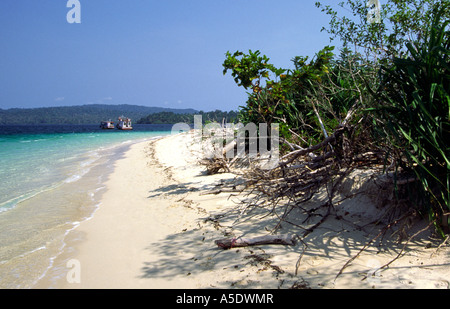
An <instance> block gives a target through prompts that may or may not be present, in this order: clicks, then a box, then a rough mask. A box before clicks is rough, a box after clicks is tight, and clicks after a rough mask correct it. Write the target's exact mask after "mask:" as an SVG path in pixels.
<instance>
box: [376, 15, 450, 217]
mask: <svg viewBox="0 0 450 309" xmlns="http://www.w3.org/2000/svg"><path fill="white" fill-rule="evenodd" d="M449 23H450V19H449V18H448V17H447V18H446V17H445V8H443V9H442V10H441V11H439V12H438V13H437V14H436V15H435V16H434V21H433V24H432V25H431V27H430V28H429V29H428V31H427V32H426V33H424V37H423V40H420V41H416V42H410V43H408V44H407V48H408V52H409V53H408V57H405V58H396V59H394V61H393V64H392V65H391V66H388V67H383V68H382V78H383V79H382V85H381V87H380V90H379V92H378V94H379V96H380V100H379V102H380V105H381V106H380V107H378V109H377V112H379V113H380V118H381V119H382V120H383V122H384V123H385V126H383V127H382V129H383V130H384V131H385V136H386V137H387V138H388V139H389V142H390V144H391V145H393V147H394V148H395V149H393V151H394V150H397V152H398V153H399V154H400V155H401V156H400V158H399V159H398V161H397V162H398V167H399V168H402V170H405V171H409V172H410V173H414V174H415V175H416V177H417V178H418V179H419V180H420V183H419V188H418V189H419V190H420V192H421V195H420V196H419V197H420V203H419V204H422V205H423V206H424V208H425V209H426V210H428V213H429V215H430V217H431V218H433V219H435V218H436V217H438V216H439V214H442V213H446V212H449V210H450V146H449V141H450V32H449V31H448V25H449ZM416 189H417V188H416ZM448 223H450V222H448Z"/></svg>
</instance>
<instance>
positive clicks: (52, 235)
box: [0, 125, 171, 288]
mask: <svg viewBox="0 0 450 309" xmlns="http://www.w3.org/2000/svg"><path fill="white" fill-rule="evenodd" d="M170 130H171V126H167V125H166V126H157V125H135V126H134V130H133V131H119V130H100V129H99V127H98V126H96V125H93V126H85V125H79V126H71V125H69V126H15V127H2V126H0V288H29V287H33V285H34V284H35V283H36V282H37V281H38V280H39V278H41V277H42V276H43V275H44V274H45V272H46V271H47V270H48V269H49V268H50V267H51V266H52V261H53V260H54V259H55V257H56V256H57V255H58V254H59V253H60V252H61V250H63V248H64V246H65V242H64V238H65V236H66V235H67V234H68V233H69V231H70V230H72V229H74V228H75V227H76V226H77V225H78V224H79V223H80V222H81V221H83V220H86V219H88V218H90V216H92V214H93V213H94V211H95V209H96V208H97V207H98V205H99V203H100V197H101V193H102V191H103V190H104V189H105V187H104V182H105V180H106V178H107V176H108V174H109V173H110V172H111V171H112V169H113V164H114V162H115V161H116V160H117V159H119V158H120V157H121V155H122V154H123V153H124V152H125V151H126V150H127V149H128V147H129V146H130V145H132V144H133V143H135V142H140V141H145V140H150V139H154V138H157V137H160V136H164V135H168V134H170Z"/></svg>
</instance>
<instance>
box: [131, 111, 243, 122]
mask: <svg viewBox="0 0 450 309" xmlns="http://www.w3.org/2000/svg"><path fill="white" fill-rule="evenodd" d="M195 115H201V116H202V121H203V123H207V122H219V123H221V122H222V121H225V123H234V122H237V119H238V117H237V116H238V113H237V112H235V111H230V112H224V111H221V110H215V111H211V112H203V111H200V112H197V113H189V114H186V113H183V114H175V113H173V112H160V113H153V114H149V115H147V116H146V117H143V118H141V119H140V120H138V121H137V123H138V124H175V123H188V124H192V123H194V116H195Z"/></svg>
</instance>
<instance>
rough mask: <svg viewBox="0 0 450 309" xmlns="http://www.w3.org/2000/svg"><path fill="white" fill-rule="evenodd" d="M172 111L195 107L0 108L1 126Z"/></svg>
mask: <svg viewBox="0 0 450 309" xmlns="http://www.w3.org/2000/svg"><path fill="white" fill-rule="evenodd" d="M160 112H171V113H174V114H191V113H196V112H197V111H196V110H194V109H171V108H163V107H146V106H138V105H128V104H123V105H104V104H92V105H80V106H61V107H41V108H11V109H6V110H4V109H0V125H6V124H16V125H17V124H27V125H28V124H98V123H100V122H101V121H102V120H109V119H111V120H113V121H114V120H117V117H119V116H122V115H123V116H126V117H129V118H131V119H132V120H133V122H135V121H137V120H139V119H141V118H143V117H147V116H148V115H149V114H154V113H160Z"/></svg>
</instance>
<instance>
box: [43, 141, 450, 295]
mask: <svg viewBox="0 0 450 309" xmlns="http://www.w3.org/2000/svg"><path fill="white" fill-rule="evenodd" d="M195 146H197V147H198V145H195V144H194V143H193V140H192V136H191V135H190V133H183V134H178V135H172V136H168V137H165V138H162V139H159V140H157V141H152V142H144V143H139V144H135V145H133V146H132V147H131V148H130V149H129V151H128V152H127V153H126V154H125V156H124V158H122V159H120V160H118V161H117V163H116V166H115V170H114V172H113V173H112V174H111V175H110V177H109V179H108V181H107V182H106V183H105V185H106V186H107V191H106V192H105V193H104V195H103V197H102V203H101V205H100V207H99V209H98V210H97V211H96V213H95V214H94V216H93V217H92V218H91V219H90V220H88V221H85V222H82V223H81V224H80V226H79V227H78V228H76V229H75V230H74V231H72V232H71V233H70V234H69V235H68V236H67V238H68V239H67V244H68V247H70V248H73V249H71V250H66V251H67V252H65V253H64V254H62V255H61V256H59V257H58V258H57V260H56V261H55V265H64V263H65V261H69V260H76V261H79V266H80V269H79V270H80V281H79V283H78V282H76V283H70V282H68V280H67V279H66V278H65V277H64V276H61V277H59V278H52V277H51V273H52V272H49V274H48V276H47V277H45V278H44V279H43V280H41V282H39V284H38V285H37V286H36V287H37V288H48V287H56V288H151V289H165V288H171V289H173V288H187V289H195V288H249V289H258V288H268V289H276V288H283V289H287V288H292V287H294V288H301V287H308V288H449V287H450V284H449V280H450V250H449V248H448V247H445V246H443V247H441V248H440V249H439V250H437V249H438V248H437V246H438V245H439V241H438V240H435V239H432V238H430V237H429V235H428V234H421V235H419V236H418V237H417V238H416V239H415V240H413V241H412V242H411V244H410V245H408V247H407V248H406V250H405V254H404V255H403V256H402V257H401V258H399V259H397V260H396V261H394V262H393V263H392V264H391V265H390V266H389V267H387V268H385V269H383V270H381V271H378V272H376V273H375V275H374V276H372V275H371V274H372V273H373V271H374V270H376V269H378V268H379V267H380V266H382V265H384V264H385V263H387V262H389V261H390V260H392V259H393V258H394V257H395V256H396V255H397V254H398V253H399V252H400V250H401V248H402V244H400V245H399V244H397V243H396V242H394V241H389V240H387V239H385V240H384V241H383V242H382V243H379V242H374V244H373V246H370V247H368V248H367V250H366V251H365V252H363V253H362V254H361V256H360V257H358V258H357V259H355V260H354V261H353V263H352V264H351V265H350V266H349V267H347V268H346V269H345V270H344V271H343V273H342V275H340V276H339V277H338V278H337V279H336V275H337V274H338V273H339V271H340V269H341V268H342V266H343V265H344V264H345V263H346V262H347V261H348V260H349V259H350V258H351V257H352V256H354V255H355V254H357V253H358V251H359V250H360V249H361V248H362V246H363V245H364V244H365V243H366V242H367V241H368V239H369V238H368V234H369V233H370V227H368V228H367V229H361V228H360V226H361V225H358V226H356V225H354V224H352V223H351V222H350V219H352V220H355V221H356V220H358V221H361V222H362V221H364V220H366V221H367V222H369V221H371V216H372V215H373V212H374V207H375V206H374V205H372V204H371V200H370V199H369V198H367V197H364V196H361V195H359V196H357V197H355V198H353V199H350V200H348V201H346V202H345V203H343V204H342V205H341V206H340V207H342V209H341V210H340V211H342V213H345V215H346V216H345V217H344V220H337V219H335V218H334V217H330V218H329V219H328V220H327V221H326V222H325V223H324V224H323V225H322V226H320V227H319V228H318V229H316V230H315V231H314V232H313V233H311V234H309V235H308V237H306V238H305V239H304V240H303V241H304V242H299V243H298V244H297V245H296V246H282V245H263V246H257V247H246V248H233V249H230V250H222V249H220V248H218V247H217V246H216V245H215V243H214V241H215V240H216V239H220V238H224V237H228V236H229V237H240V236H260V235H267V234H269V232H268V231H269V230H270V229H271V228H272V227H273V225H274V223H276V222H277V221H276V220H274V218H272V217H270V216H262V215H261V214H258V213H251V214H242V215H241V214H240V212H239V210H240V208H239V204H238V202H239V197H236V196H233V197H231V198H230V193H228V194H227V193H220V194H216V195H212V194H208V195H205V194H202V193H205V192H207V191H206V190H208V189H213V188H214V187H215V185H217V184H220V183H221V182H224V181H231V180H232V179H234V177H235V176H234V175H232V174H217V175H213V176H208V175H206V174H205V169H204V167H203V166H201V165H199V164H198V163H197V162H198V159H199V153H198V152H195V151H193V149H194V148H195ZM292 215H293V216H295V213H293V214H292ZM288 232H289V233H298V234H301V232H302V231H301V230H299V229H298V228H296V227H295V226H292V225H289V224H287V223H286V224H283V225H282V229H281V231H280V233H288ZM305 246H307V247H306V250H304V248H305ZM302 254H303V256H302ZM300 256H302V258H301V260H300V263H299V264H298V261H299V258H300ZM70 270H71V269H70V268H67V272H69V271H70ZM63 273H64V271H63ZM368 274H369V275H368Z"/></svg>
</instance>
